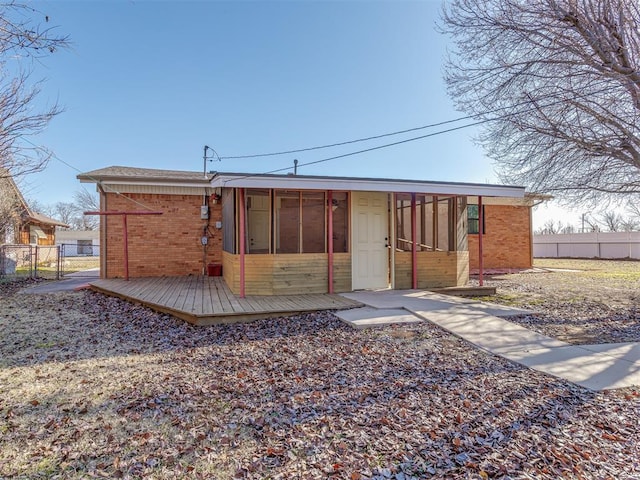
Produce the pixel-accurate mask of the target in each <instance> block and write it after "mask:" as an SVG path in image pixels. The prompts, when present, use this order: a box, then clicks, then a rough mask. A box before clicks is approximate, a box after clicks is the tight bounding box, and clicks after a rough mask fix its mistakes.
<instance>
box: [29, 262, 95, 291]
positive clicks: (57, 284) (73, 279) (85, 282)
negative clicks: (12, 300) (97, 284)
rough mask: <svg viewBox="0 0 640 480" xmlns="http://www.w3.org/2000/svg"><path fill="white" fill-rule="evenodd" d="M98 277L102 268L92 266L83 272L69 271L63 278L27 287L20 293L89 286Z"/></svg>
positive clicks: (66, 289) (65, 289) (67, 289)
mask: <svg viewBox="0 0 640 480" xmlns="http://www.w3.org/2000/svg"><path fill="white" fill-rule="evenodd" d="M98 278H100V269H99V268H92V269H89V270H83V271H81V272H74V273H69V274H68V275H65V276H63V277H62V279H61V280H53V281H51V282H44V283H40V284H38V285H34V286H33V287H29V288H25V289H23V290H21V292H20V293H55V292H65V291H69V290H76V289H80V288H83V287H88V286H89V282H91V281H93V280H97V279H98Z"/></svg>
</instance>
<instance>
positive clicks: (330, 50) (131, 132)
mask: <svg viewBox="0 0 640 480" xmlns="http://www.w3.org/2000/svg"><path fill="white" fill-rule="evenodd" d="M440 5H441V4H440V2H439V1H426V0H425V1H414V2H409V1H406V2H405V1H392V2H391V1H390V2H371V1H352V2H337V1H331V2H329V1H327V2H309V1H288V2H271V1H261V2H245V1H236V2H214V1H201V2H150V1H109V2H106V1H105V2H88V1H87V2H64V1H41V2H36V3H35V7H36V8H38V9H39V10H40V11H41V12H42V13H44V14H47V15H49V17H50V23H51V24H53V25H57V26H59V29H58V31H59V32H60V33H61V34H68V35H69V36H70V39H71V41H72V47H71V49H69V50H68V51H63V52H60V53H57V54H55V55H53V56H51V57H48V58H45V59H44V60H43V61H42V63H41V64H39V65H36V67H35V71H34V74H33V77H34V78H46V82H45V83H44V85H43V91H42V95H41V98H40V101H42V102H43V103H46V102H54V101H58V102H59V103H60V105H61V106H62V107H64V109H65V111H64V112H63V113H62V114H61V115H59V116H58V117H57V118H55V119H54V120H53V121H52V123H51V124H50V126H49V127H48V128H47V130H46V131H45V132H43V133H42V134H40V135H38V136H37V137H36V138H32V139H30V140H31V141H34V142H37V143H39V144H43V145H46V146H47V147H49V148H51V149H52V150H53V151H54V152H55V154H56V156H57V157H59V158H60V159H61V160H63V161H64V162H67V163H68V164H70V165H72V166H73V167H75V168H77V169H78V170H80V171H83V172H84V171H88V170H93V169H97V168H102V167H106V166H109V165H129V166H137V167H148V168H163V169H179V170H195V171H200V170H202V168H203V161H202V150H203V146H204V145H205V144H206V145H209V146H211V147H213V148H214V149H215V150H216V151H217V153H218V154H219V155H220V156H223V157H224V156H234V155H245V154H255V153H267V152H274V151H283V150H290V149H297V148H305V147H311V146H316V145H324V144H329V143H335V142H342V141H347V140H352V139H357V138H362V137H368V136H372V135H379V134H384V133H388V132H394V131H398V130H404V129H409V128H414V127H419V126H423V125H428V124H432V123H436V122H441V121H445V120H451V119H455V118H458V117H461V116H463V114H461V113H460V112H457V111H455V110H454V108H453V105H452V102H451V100H450V99H449V98H448V96H447V95H446V91H445V87H444V83H443V81H442V64H443V59H444V57H445V55H446V48H447V38H446V37H445V36H443V35H441V34H439V33H437V32H436V30H435V23H436V21H437V19H438V15H439V10H440ZM462 124H464V122H461V123H460V124H454V125H450V126H458V125H462ZM444 128H447V126H445V127H436V128H433V129H426V130H420V131H417V132H413V133H410V134H406V135H400V136H397V137H388V138H385V139H381V140H378V141H372V142H366V143H358V144H353V145H348V146H343V147H338V148H332V149H326V150H318V151H314V152H303V153H297V154H289V155H283V156H278V157H266V158H258V159H242V160H241V159H235V160H234V159H225V160H223V161H222V162H215V163H209V164H208V167H207V168H208V170H211V169H213V170H219V171H230V172H251V173H260V172H267V171H271V170H275V169H279V168H283V167H288V166H292V165H293V160H294V159H298V160H299V162H300V163H301V164H304V163H306V162H313V161H317V160H321V159H324V158H327V157H331V156H335V155H340V154H343V153H348V152H352V151H356V150H360V149H363V148H368V147H373V146H377V145H381V144H384V143H390V142H393V141H398V140H402V139H406V138H410V137H413V136H419V135H424V134H427V133H433V132H437V131H438V130H442V129H444ZM475 133H477V132H476V130H474V129H473V128H467V129H463V130H460V131H457V132H452V133H445V134H442V135H437V136H434V137H431V138H427V139H423V140H418V141H414V142H409V143H407V144H404V145H401V146H396V147H391V148H386V149H381V150H378V151H375V152H369V153H365V154H361V155H355V156H351V157H346V158H343V159H340V160H335V161H329V162H324V163H319V164H316V165H310V166H307V167H301V168H300V169H299V173H301V174H310V175H313V174H319V175H353V176H376V177H392V178H410V179H411V178H412V179H427V180H444V181H462V182H487V181H488V182H494V183H495V182H497V180H496V177H495V175H494V173H493V166H492V163H491V161H490V160H489V159H487V158H486V157H485V156H484V153H483V151H482V150H481V149H480V148H479V147H477V146H476V145H474V143H473V141H472V138H473V136H474V134H475ZM77 173H78V172H77V171H76V170H74V169H72V168H70V167H68V166H66V165H64V164H63V163H62V162H60V161H58V160H55V159H54V160H52V161H51V163H50V164H49V165H48V167H47V168H46V170H45V171H43V172H41V173H39V174H35V175H32V176H30V177H29V178H28V179H27V183H28V186H27V187H26V193H27V196H28V197H30V198H37V199H39V200H40V201H41V202H43V203H55V202H57V201H70V200H71V199H72V197H73V193H74V192H75V191H76V190H78V189H79V188H81V185H80V184H79V183H78V181H77V180H76V179H75V176H76V174H77Z"/></svg>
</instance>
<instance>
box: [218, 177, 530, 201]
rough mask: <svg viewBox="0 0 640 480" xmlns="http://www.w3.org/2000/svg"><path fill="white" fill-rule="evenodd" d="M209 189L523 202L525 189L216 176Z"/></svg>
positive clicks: (459, 184)
mask: <svg viewBox="0 0 640 480" xmlns="http://www.w3.org/2000/svg"><path fill="white" fill-rule="evenodd" d="M211 186H212V187H214V188H215V187H233V188H280V189H299V190H346V191H365V192H395V193H425V194H431V195H465V196H466V195H476V196H478V195H479V196H483V197H484V196H486V197H516V198H522V197H524V194H525V187H518V186H509V185H489V184H487V185H483V184H472V183H447V182H418V181H411V180H389V179H379V180H377V179H370V178H363V179H357V178H338V177H336V178H328V177H324V178H322V177H300V176H294V175H291V176H286V177H285V176H282V177H268V176H259V175H256V176H251V175H233V174H232V175H230V174H217V175H216V176H214V178H213V179H212V180H211Z"/></svg>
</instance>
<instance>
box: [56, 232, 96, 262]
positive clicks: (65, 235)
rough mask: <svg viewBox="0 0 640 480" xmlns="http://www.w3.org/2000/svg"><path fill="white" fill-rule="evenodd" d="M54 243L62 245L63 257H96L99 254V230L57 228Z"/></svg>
mask: <svg viewBox="0 0 640 480" xmlns="http://www.w3.org/2000/svg"><path fill="white" fill-rule="evenodd" d="M56 245H60V246H61V247H62V256H63V257H85V256H95V257H97V256H98V255H100V232H99V231H98V230H57V231H56Z"/></svg>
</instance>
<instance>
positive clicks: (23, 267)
mask: <svg viewBox="0 0 640 480" xmlns="http://www.w3.org/2000/svg"><path fill="white" fill-rule="evenodd" d="M99 250H100V247H99V246H97V245H86V244H82V243H65V244H62V245H51V246H49V245H0V279H18V278H45V279H48V280H59V279H60V278H62V277H63V276H64V275H67V274H69V273H76V272H83V271H86V270H94V271H95V270H96V269H99V268H100V251H99ZM79 275H82V273H79ZM94 275H95V272H94ZM89 276H90V275H89Z"/></svg>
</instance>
